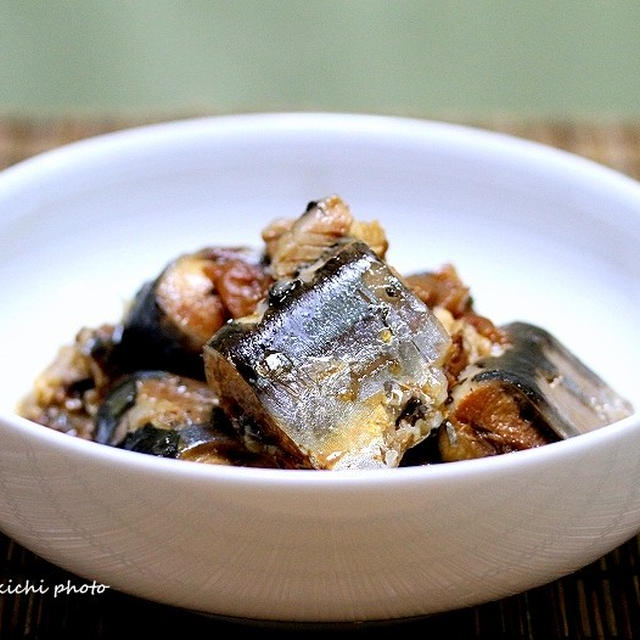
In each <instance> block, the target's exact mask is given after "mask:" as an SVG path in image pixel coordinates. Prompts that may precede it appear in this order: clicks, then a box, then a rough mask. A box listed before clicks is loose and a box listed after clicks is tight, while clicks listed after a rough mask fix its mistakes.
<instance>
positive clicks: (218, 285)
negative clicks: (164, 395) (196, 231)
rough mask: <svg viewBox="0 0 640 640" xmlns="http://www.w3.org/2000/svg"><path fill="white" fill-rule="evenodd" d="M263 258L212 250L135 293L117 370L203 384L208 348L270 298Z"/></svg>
mask: <svg viewBox="0 0 640 640" xmlns="http://www.w3.org/2000/svg"><path fill="white" fill-rule="evenodd" d="M260 259H261V258H260V256H259V255H257V254H255V252H253V251H252V250H249V249H245V248H242V247H238V248H228V249H224V248H215V247H211V248H205V249H202V250H200V251H197V252H195V253H189V254H184V255H181V256H179V257H178V258H176V259H175V260H173V261H171V262H170V263H169V264H168V265H167V266H166V267H165V268H164V269H163V270H162V272H161V273H160V274H159V275H158V277H157V278H156V279H155V280H153V281H150V282H147V283H145V284H144V285H143V286H142V287H141V288H140V289H139V290H138V292H137V293H136V296H135V298H134V300H133V303H132V305H131V308H130V309H129V310H128V312H127V313H126V315H125V317H124V320H123V331H122V340H121V343H120V345H119V347H118V350H117V353H116V356H117V357H118V365H119V366H120V367H121V368H122V369H123V370H125V371H136V370H139V369H167V370H170V371H173V372H174V373H178V374H181V375H185V376H188V377H192V378H198V379H201V380H204V368H203V364H202V347H203V345H204V343H205V342H206V341H207V340H208V339H209V338H210V337H211V336H212V335H213V334H214V333H215V332H216V331H217V330H218V329H219V328H220V327H221V326H222V325H223V324H224V323H225V322H226V321H227V319H228V318H230V317H239V316H242V315H246V314H247V313H251V312H252V311H253V310H254V308H255V306H256V304H257V303H258V302H259V301H260V300H261V299H262V298H263V297H264V295H265V293H266V290H267V288H268V284H269V282H270V279H269V278H268V276H267V275H266V274H265V271H264V268H263V266H262V264H261V263H260Z"/></svg>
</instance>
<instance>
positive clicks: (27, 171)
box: [0, 111, 640, 490]
mask: <svg viewBox="0 0 640 640" xmlns="http://www.w3.org/2000/svg"><path fill="white" fill-rule="evenodd" d="M203 131H206V132H207V133H209V134H211V135H214V136H223V137H226V136H230V137H233V136H237V135H239V134H242V135H244V136H246V135H247V134H259V135H278V134H282V133H307V134H309V133H312V134H317V133H319V132H320V133H324V134H327V133H333V134H341V133H342V134H349V135H350V136H353V135H360V136H375V137H382V138H385V137H387V138H395V137H397V136H399V135H402V136H411V137H413V138H416V136H417V138H420V139H421V140H422V141H426V140H430V141H434V140H435V141H439V142H442V141H446V142H447V143H450V144H452V145H456V146H457V147H459V148H462V147H465V148H467V149H469V148H472V149H474V150H475V149H480V148H482V150H483V151H484V152H487V150H488V149H490V150H491V153H493V154H496V153H499V154H506V155H507V156H509V157H512V158H517V159H518V160H519V161H525V162H529V163H532V164H534V165H536V166H542V165H544V167H543V168H546V169H547V170H555V171H560V172H563V173H568V172H571V173H573V174H576V172H577V174H578V175H579V177H580V179H582V180H597V181H599V182H600V183H601V184H602V185H603V188H604V189H605V190H606V191H609V192H611V193H615V194H616V195H617V196H621V197H623V198H625V199H629V200H630V201H631V202H632V203H633V204H634V205H635V206H636V207H637V208H638V211H639V212H640V182H638V181H636V180H635V179H633V178H631V177H630V176H627V175H625V174H623V173H621V172H619V171H617V170H615V169H612V168H610V167H607V166H605V165H601V164H599V163H597V162H595V161H594V160H591V159H589V158H586V157H583V156H579V155H577V154H575V153H573V152H569V151H564V150H562V149H559V148H556V147H552V146H549V145H547V144H544V143H541V142H536V141H533V140H527V139H524V138H520V137H517V136H515V135H512V134H508V133H502V132H496V131H491V130H488V129H483V128H481V127H478V126H471V125H466V124H459V123H451V122H444V121H439V120H430V119H422V118H415V117H407V116H396V115H377V114H366V113H342V112H317V111H312V112H295V111H294V112H257V113H243V114H226V115H212V116H200V117H187V118H183V119H178V120H167V121H163V122H154V123H150V124H141V125H135V126H131V127H126V128H123V129H119V130H115V131H111V132H107V133H102V134H98V135H94V136H90V137H88V138H84V139H81V140H77V141H74V142H70V143H67V144H64V145H61V146H59V147H56V148H53V149H50V150H48V151H44V152H41V153H39V154H36V155H34V156H32V157H29V158H27V159H25V160H22V161H20V162H18V163H16V164H14V165H12V166H10V167H8V168H6V169H4V170H2V171H0V200H1V199H2V198H3V197H5V196H6V195H7V194H11V193H12V192H14V191H19V190H20V189H21V188H22V187H23V186H28V185H29V184H30V183H31V184H32V183H33V182H34V181H35V182H37V181H38V180H40V179H42V178H46V177H47V176H49V177H51V175H52V174H54V175H55V174H56V173H57V172H66V171H69V170H73V169H74V167H77V166H83V165H85V164H86V162H87V161H95V160H97V159H101V160H103V159H104V157H105V154H107V156H113V157H117V156H118V155H120V154H123V153H126V152H127V151H131V150H135V149H138V148H140V146H141V145H143V146H144V145H149V144H154V143H156V142H157V141H158V140H160V141H161V143H162V144H167V143H168V142H171V141H177V140H183V139H184V137H185V136H200V135H202V133H203ZM26 391H28V389H27V390H26ZM5 429H10V430H12V431H14V432H16V433H17V434H20V435H22V436H24V437H25V439H27V440H29V439H33V441H34V442H37V443H38V444H39V445H41V446H50V447H52V448H54V449H56V450H57V451H59V452H61V453H66V454H69V455H76V456H82V457H83V458H84V459H86V460H87V461H90V460H92V461H95V462H98V463H102V464H118V465H123V466H124V467H126V468H128V469H129V470H131V471H140V472H145V473H151V472H153V473H162V474H165V473H166V474H170V475H172V476H178V477H182V478H185V479H193V480H194V481H197V482H214V483H218V482H219V481H221V480H222V481H225V482H227V483H231V484H236V485H239V484H258V485H260V486H261V488H263V489H265V488H269V487H272V488H277V489H278V490H280V489H281V488H282V486H283V485H286V486H289V487H296V488H297V489H303V490H304V489H309V490H314V489H316V488H319V487H323V488H325V489H326V488H331V487H335V488H341V489H342V488H349V487H351V486H358V487H362V486H363V485H364V486H366V487H369V488H371V489H374V490H377V489H379V488H380V487H383V486H384V487H386V486H389V487H397V486H398V485H400V486H403V485H407V484H413V483H414V482H416V481H424V482H431V481H433V482H438V481H441V480H446V479H449V478H451V476H454V477H457V478H465V477H469V476H471V477H477V476H479V475H482V476H484V475H487V474H489V475H491V474H495V473H498V474H502V473H509V472H511V471H513V470H514V468H516V469H517V468H520V467H523V466H528V465H532V464H533V465H538V464H541V463H544V462H547V461H553V460H558V459H560V460H564V459H565V458H567V457H573V456H579V455H581V454H582V453H584V452H587V451H588V450H590V449H591V448H592V447H596V448H597V447H600V446H604V445H606V444H607V443H612V442H614V441H615V440H617V439H619V438H621V437H624V436H625V435H627V434H629V433H630V432H635V431H638V430H640V419H639V414H638V409H637V407H634V413H633V414H632V415H630V416H628V417H627V418H624V419H622V420H619V421H617V422H614V423H612V424H610V425H607V426H605V427H602V428H600V429H596V430H594V431H592V432H589V433H585V434H581V435H579V436H575V437H573V438H570V439H568V440H562V441H559V442H554V443H550V444H546V445H544V446H541V447H537V448H533V449H527V450H523V451H514V452H511V453H507V454H501V455H496V456H490V457H485V458H478V459H472V460H461V461H456V462H448V463H441V464H432V465H417V466H407V467H398V468H393V469H365V470H339V471H331V472H329V473H327V472H324V473H323V472H319V471H318V470H315V469H274V468H259V467H241V466H227V465H208V464H202V463H198V462H191V461H186V460H173V459H166V458H159V457H155V456H150V455H145V454H139V453H137V452H132V451H125V450H122V449H117V448H115V447H110V446H107V445H101V444H99V443H96V442H93V441H89V440H85V439H82V438H79V437H76V436H71V435H69V434H66V433H62V432H58V431H56V430H54V429H51V428H49V427H45V426H43V425H40V424H38V423H35V422H32V421H30V420H27V419H25V418H22V417H21V416H19V415H17V414H15V413H13V412H6V411H4V410H0V436H1V434H2V431H3V430H5Z"/></svg>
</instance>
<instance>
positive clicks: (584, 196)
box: [0, 114, 640, 413]
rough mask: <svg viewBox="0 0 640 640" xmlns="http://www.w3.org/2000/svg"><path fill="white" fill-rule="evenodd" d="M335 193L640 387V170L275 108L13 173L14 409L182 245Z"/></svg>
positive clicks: (414, 251) (6, 395)
mask: <svg viewBox="0 0 640 640" xmlns="http://www.w3.org/2000/svg"><path fill="white" fill-rule="evenodd" d="M330 193H338V194H339V195H341V196H342V197H343V199H344V200H345V201H346V202H347V203H348V204H349V205H350V206H351V209H352V211H353V213H354V215H355V216H356V217H357V218H359V219H363V220H370V219H378V220H379V221H380V222H381V223H382V225H383V226H384V227H385V228H386V230H387V234H388V238H389V241H390V251H389V254H388V259H389V261H390V262H391V263H392V264H393V265H394V266H396V267H397V268H398V269H399V270H400V271H401V272H404V273H408V272H412V271H417V270H428V269H433V268H436V267H438V266H440V265H441V264H443V263H445V262H450V263H452V264H454V265H455V266H456V267H457V268H458V271H459V273H460V275H461V277H462V278H463V280H464V281H465V282H466V283H467V284H468V285H469V286H470V287H471V292H472V294H473V296H474V299H475V304H476V309H477V310H478V312H480V313H482V314H484V315H487V316H489V317H490V318H491V319H493V320H494V321H495V322H497V323H502V322H507V321H510V320H516V319H517V320H525V321H528V322H532V323H534V324H539V325H541V326H543V327H545V328H547V329H548V330H549V331H551V332H552V333H554V334H555V335H556V336H557V337H558V338H559V339H560V340H561V341H563V342H564V343H565V344H566V345H567V346H568V347H569V348H570V349H572V350H573V351H574V352H575V353H576V355H578V356H579V357H580V358H581V359H582V360H583V361H584V362H585V363H586V364H587V365H589V366H591V367H592V368H593V369H594V370H595V371H596V372H597V373H599V374H600V375H601V376H602V377H603V378H604V379H605V380H606V381H607V382H609V383H610V384H611V385H612V386H613V387H614V388H615V389H617V390H618V391H619V392H620V393H621V394H622V395H624V396H626V397H627V398H628V399H629V400H630V401H631V402H632V403H633V404H634V406H636V407H638V406H640V385H638V384H637V379H636V375H637V362H638V361H640V341H638V339H637V326H638V323H639V321H640V313H639V312H640V304H639V303H640V261H638V260H637V247H638V244H639V243H640V187H639V186H638V185H636V184H635V183H634V182H632V181H630V180H628V179H626V178H624V177H622V176H619V175H617V174H615V173H613V172H611V171H609V170H606V169H604V168H602V167H599V166H596V165H594V164H593V163H590V162H588V161H586V160H582V159H580V158H576V157H573V156H569V155H567V154H564V153H561V152H559V151H555V150H551V149H548V148H545V147H542V146H540V145H536V144H533V143H528V142H524V141H519V140H515V139H512V138H509V137H507V136H501V135H497V134H491V133H486V132H482V131H476V130H472V129H467V128H463V127H458V126H453V125H446V124H439V123H428V122H418V121H411V120H399V119H394V118H377V117H359V116H343V115H339V114H324V115H319V114H272V115H266V116H260V115H254V116H237V117H225V118H212V119H203V120H192V121H183V122H177V123H168V124H165V125H153V126H151V127H143V128H140V129H135V130H132V131H125V132H121V133H116V134H110V135H107V136H103V137H100V138H97V139H94V140H90V141H85V142H81V143H77V144H74V145H70V146H68V147H64V148H62V149H58V150H56V151H53V152H50V153H48V154H45V155H43V156H41V157H39V158H36V159H33V160H30V161H27V162H26V163H23V164H22V165H20V166H17V167H15V168H13V169H10V170H8V171H6V172H5V173H4V175H3V176H2V177H0V229H1V233H0V244H1V247H2V252H1V254H0V281H2V283H3V286H2V288H1V289H0V305H1V306H2V308H3V309H4V310H5V312H4V313H3V314H2V318H1V319H0V326H1V335H2V341H1V342H0V358H2V361H3V362H5V363H7V362H8V363H11V366H9V367H6V366H5V367H3V368H2V369H1V370H0V388H1V389H2V393H1V394H0V410H1V411H3V412H5V413H11V412H12V411H13V409H14V407H15V404H16V402H17V401H18V399H19V398H20V397H21V396H22V395H23V394H24V393H25V392H27V391H28V390H29V388H30V386H31V384H32V382H33V379H34V378H35V376H36V375H37V374H38V373H39V371H40V370H41V369H42V368H43V367H44V366H45V365H46V364H47V363H48V362H49V361H50V360H51V358H52V357H53V356H54V354H55V352H56V350H57V349H58V347H59V346H60V345H62V344H64V343H68V342H70V341H71V340H72V339H73V336H74V335H75V333H76V331H77V330H78V329H79V328H81V327H83V326H95V325H97V324H100V323H102V322H107V321H115V320H117V319H118V318H119V317H120V315H121V313H122V311H123V307H124V305H125V304H126V302H127V301H128V300H129V299H130V298H131V297H132V295H133V294H134V293H135V291H136V290H137V288H138V287H139V286H140V285H141V284H142V283H143V282H144V281H145V280H146V279H148V278H151V277H153V276H154V275H155V274H156V273H157V272H158V271H159V269H160V268H162V266H163V265H164V264H165V263H166V262H167V261H168V260H170V259H172V258H173V257H175V256H176V255H178V254H180V253H183V252H186V251H190V250H194V249H198V248H200V247H202V246H205V245H238V244H243V245H252V246H261V242H262V241H261V237H260V231H261V229H262V228H263V227H264V226H265V225H266V224H267V223H268V222H269V221H270V220H272V219H273V218H275V217H281V216H286V217H295V216H297V215H299V214H300V213H301V212H302V211H303V210H304V208H305V206H306V203H307V202H308V201H309V200H312V199H315V198H319V197H322V196H325V195H328V194H330Z"/></svg>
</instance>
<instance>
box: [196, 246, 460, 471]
mask: <svg viewBox="0 0 640 640" xmlns="http://www.w3.org/2000/svg"><path fill="white" fill-rule="evenodd" d="M449 345H450V338H449V336H448V334H447V332H446V331H445V329H444V328H443V327H442V325H441V324H440V322H439V321H438V319H437V318H436V317H435V316H434V315H433V313H432V312H431V311H430V310H429V309H428V308H427V307H426V305H425V304H424V303H423V302H422V301H420V300H419V299H418V298H417V297H416V296H415V294H413V293H412V292H411V291H410V290H409V289H408V288H407V287H406V286H405V285H404V284H403V283H402V281H401V280H400V279H399V278H398V277H397V276H396V275H395V274H394V272H393V271H392V270H391V269H390V268H389V267H388V266H387V265H386V264H385V263H384V262H383V261H382V260H381V259H380V258H378V256H377V255H376V254H375V253H374V252H373V251H372V250H371V249H370V248H369V247H368V246H367V245H366V244H364V243H361V242H354V241H347V242H344V243H343V244H338V245H336V246H335V247H334V248H333V249H332V250H330V252H329V253H328V254H327V255H325V256H323V258H321V260H320V261H318V264H316V265H314V266H313V267H308V268H306V269H305V270H304V271H303V272H302V273H301V274H300V275H299V277H298V278H296V279H294V280H290V281H280V282H278V283H276V284H275V285H274V286H273V287H272V288H271V290H270V295H269V298H268V305H267V307H266V309H265V310H264V312H263V313H262V315H260V314H256V315H254V316H253V317H248V318H243V319H240V320H237V321H234V322H230V323H227V324H226V325H225V326H224V327H222V328H221V329H220V330H219V331H218V332H217V333H216V334H215V335H214V336H213V338H212V339H211V340H210V341H209V342H208V343H207V344H206V345H205V348H204V359H205V371H206V376H207V380H208V382H209V384H210V385H211V386H212V388H213V390H214V391H215V393H216V395H218V396H219V398H220V403H221V407H222V408H223V409H224V410H225V411H226V412H227V413H228V414H230V415H240V414H242V413H246V414H247V415H248V416H249V417H250V418H251V419H252V420H254V421H255V422H256V423H257V424H258V425H259V427H260V428H261V429H262V430H263V431H264V432H265V433H266V434H267V435H269V436H271V437H273V438H274V439H276V440H277V441H278V442H279V443H280V444H281V446H282V447H283V448H284V449H286V450H288V451H290V452H291V453H292V454H293V455H294V456H296V457H297V459H299V460H300V461H301V463H302V464H304V465H306V466H308V467H312V468H317V469H346V468H374V467H394V466H398V464H399V462H400V459H401V458H402V455H403V453H404V452H405V451H406V450H407V449H408V448H409V447H410V446H412V445H415V444H416V443H418V442H419V441H421V440H422V439H424V438H425V437H426V436H427V435H428V434H429V433H430V432H431V431H432V430H433V429H434V428H436V427H437V426H438V425H439V423H440V422H441V420H442V412H441V409H442V407H441V405H442V403H443V402H444V400H445V399H446V396H447V383H446V377H445V375H444V372H443V369H442V362H443V360H444V357H445V354H446V352H447V350H448V348H449Z"/></svg>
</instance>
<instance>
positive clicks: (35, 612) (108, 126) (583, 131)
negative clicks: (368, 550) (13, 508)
mask: <svg viewBox="0 0 640 640" xmlns="http://www.w3.org/2000/svg"><path fill="white" fill-rule="evenodd" d="M198 115H201V114H198ZM178 117H180V118H183V117H186V116H184V115H181V116H178ZM178 117H174V119H177V118H178ZM160 119H165V120H166V119H167V118H156V119H155V120H151V119H146V120H137V121H133V120H131V119H126V120H125V119H120V118H104V117H103V118H84V119H72V118H66V119H49V120H44V119H41V120H33V119H24V118H5V119H0V168H4V167H8V166H10V165H12V164H14V163H16V162H19V161H21V160H23V159H25V158H28V157H30V156H33V155H35V154H37V153H40V152H42V151H45V150H47V149H51V148H54V147H57V146H60V145H62V144H65V143H68V142H72V141H74V140H79V139H82V138H86V137H89V136H92V135H96V134H100V133H106V132H109V131H115V130H118V129H122V128H126V127H129V126H134V125H138V124H145V123H146V122H152V121H158V120H160ZM440 119H447V118H440ZM448 120H449V121H451V122H461V123H463V124H468V125H471V126H477V127H481V128H486V129H492V130H495V131H501V132H504V133H508V134H512V135H516V136H519V137H522V138H529V139H532V140H537V141H539V142H543V143H545V144H548V145H551V146H554V147H558V148H561V149H565V150H568V151H571V152H574V153H577V154H579V155H582V156H584V157H587V158H590V159H592V160H595V161H596V162H599V163H601V164H604V165H607V166H609V167H612V168H614V169H616V170H618V171H620V172H622V173H626V174H628V175H630V176H632V177H634V178H636V179H640V123H638V122H622V121H618V120H609V121H607V122H605V123H602V122H599V123H593V122H581V123H573V122H557V121H555V122H547V121H531V120H528V121H523V120H520V119H514V118H508V117H495V118H491V119H484V120H480V121H469V120H464V121H463V120H453V119H450V118H449V119H448ZM0 557H1V558H2V559H3V562H2V563H1V565H0V566H1V568H0V584H4V585H8V584H10V582H9V581H11V584H14V585H16V584H25V583H26V581H27V580H28V581H29V583H30V584H32V585H39V584H43V585H49V586H51V585H71V586H80V585H82V584H84V583H85V581H83V580H81V579H79V578H77V577H76V576H74V575H72V574H69V573H66V572H65V571H63V570H61V569H59V568H58V567H55V566H53V565H51V564H49V563H47V562H45V561H44V560H42V559H41V558H39V557H37V556H35V555H34V554H32V553H31V552H30V551H28V550H26V549H24V548H22V547H20V546H19V545H18V544H17V543H15V542H14V541H12V540H10V539H9V538H7V537H5V536H2V535H1V534H0ZM51 591H52V590H51V589H50V590H49V592H47V593H43V594H40V593H35V594H34V593H32V594H30V595H16V594H13V595H10V594H5V595H1V594H0V640H4V639H6V638H50V637H56V638H57V637H75V636H82V637H87V638H115V637H127V636H129V635H132V634H133V633H139V634H141V635H144V636H152V635H158V634H162V635H163V636H165V637H166V636H171V635H174V634H180V636H195V635H196V634H197V635H199V636H200V635H202V636H205V635H206V636H208V637H221V636H222V634H228V633H238V632H239V631H243V630H245V628H248V629H249V630H250V631H251V632H252V633H253V634H254V635H255V636H257V637H260V635H261V634H263V635H267V634H273V633H274V631H275V632H277V633H278V634H279V635H280V636H284V637H293V636H295V635H300V634H302V633H304V634H305V636H309V635H312V636H313V635H319V634H321V633H322V634H324V633H326V632H327V630H328V629H327V627H322V628H316V627H301V626H280V625H276V626H273V625H260V624H254V623H247V622H245V623H242V622H239V621H230V620H224V619H219V618H210V617H204V616H201V615H198V614H193V613H190V612H185V611H180V610H176V609H172V608H170V607H165V606H161V605H158V604H155V603H151V602H146V601H144V600H140V599H137V598H133V597H131V596H127V595H124V594H121V593H118V592H114V591H112V590H107V591H106V592H105V593H103V594H101V595H89V594H85V595H82V594H73V593H69V594H66V595H65V594H63V595H59V596H58V597H56V598H54V597H53V595H52V593H51ZM245 625H246V627H245ZM329 630H330V631H331V633H332V635H339V636H364V637H367V636H369V637H371V636H374V635H375V636H377V635H380V634H381V633H384V634H385V635H386V634H390V633H406V634H409V637H411V636H412V635H416V636H418V635H420V636H421V637H423V638H445V637H446V638H476V639H480V638H482V639H489V638H516V639H518V638H521V639H527V640H538V639H545V640H546V639H551V638H571V639H574V638H575V639H582V638H589V639H590V638H611V639H616V638H620V639H633V638H640V536H638V537H636V538H633V539H631V540H629V541H628V542H626V543H625V544H623V545H621V546H620V547H619V548H617V549H615V550H614V551H612V552H611V553H609V554H607V555H606V556H604V557H603V558H601V559H600V560H598V561H597V562H594V563H593V564H591V565H589V566H587V567H585V568H583V569H581V570H580V571H577V572H576V573H574V574H572V575H570V576H567V577H565V578H563V579H561V580H557V581H555V582H553V583H551V584H548V585H545V586H543V587H539V588H537V589H533V590H531V591H528V592H525V593H522V594H519V595H515V596H512V597H510V598H506V599H504V600H500V601H498V602H492V603H489V604H485V605H481V606H477V607H472V608H469V609H463V610H460V611H454V612H450V613H445V614H441V615H435V616H430V617H426V618H422V619H416V620H409V621H401V622H397V623H394V624H392V625H389V624H359V625H337V626H333V627H331V628H329Z"/></svg>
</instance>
